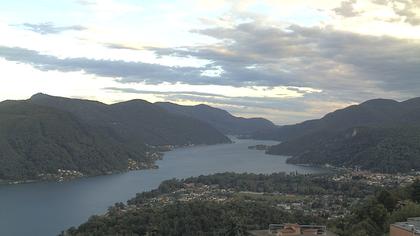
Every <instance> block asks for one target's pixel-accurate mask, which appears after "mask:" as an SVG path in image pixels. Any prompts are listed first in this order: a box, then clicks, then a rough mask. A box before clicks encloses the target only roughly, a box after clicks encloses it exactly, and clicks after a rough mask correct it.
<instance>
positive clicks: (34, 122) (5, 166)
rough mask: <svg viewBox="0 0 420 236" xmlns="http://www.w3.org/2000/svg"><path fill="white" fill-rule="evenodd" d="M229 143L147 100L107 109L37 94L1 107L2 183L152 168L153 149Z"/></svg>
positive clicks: (208, 128)
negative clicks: (156, 147) (163, 146)
mask: <svg viewBox="0 0 420 236" xmlns="http://www.w3.org/2000/svg"><path fill="white" fill-rule="evenodd" d="M226 142H230V140H229V139H228V138H227V137H226V136H225V135H223V134H222V133H220V132H219V131H217V130H216V129H215V128H213V127H212V126H210V125H209V124H207V123H205V122H202V121H199V120H196V119H193V118H189V117H184V116H179V115H174V114H171V113H169V112H166V111H165V110H163V109H162V108H160V107H158V106H156V105H154V104H151V103H148V102H146V101H142V100H132V101H128V102H122V103H117V104H113V105H106V104H103V103H100V102H95V101H88V100H79V99H68V98H61V97H53V96H49V95H45V94H36V95H34V96H33V97H32V98H31V99H29V100H26V101H4V102H1V103H0V182H11V181H25V180H38V179H59V178H60V177H63V176H61V175H66V176H67V177H71V176H73V175H74V176H80V175H99V174H106V173H111V172H115V171H124V170H127V169H142V168H149V167H152V166H153V162H154V160H156V159H157V158H158V157H157V156H156V155H151V154H153V153H154V152H155V151H156V150H155V148H154V146H161V145H173V146H182V145H193V144H217V143H226ZM60 170H61V172H60Z"/></svg>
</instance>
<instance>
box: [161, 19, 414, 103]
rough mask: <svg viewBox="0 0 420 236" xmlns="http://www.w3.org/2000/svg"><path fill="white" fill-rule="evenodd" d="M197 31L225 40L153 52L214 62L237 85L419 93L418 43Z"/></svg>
mask: <svg viewBox="0 0 420 236" xmlns="http://www.w3.org/2000/svg"><path fill="white" fill-rule="evenodd" d="M194 32H196V33H198V34H202V35H206V36H210V37H214V38H216V39H218V40H219V41H220V42H219V43H218V44H213V45H207V46H199V47H183V48H161V49H158V48H157V49H154V50H155V51H156V53H157V54H158V55H174V56H193V57H197V58H199V59H206V60H210V61H213V65H214V66H219V67H221V68H222V69H223V70H224V76H225V79H226V80H229V81H230V82H231V83H232V84H260V85H267V86H278V85H284V86H298V87H302V86H305V87H311V88H317V89H321V90H323V91H325V92H329V93H331V94H334V93H335V94H336V96H337V97H341V99H352V97H353V99H355V98H358V99H355V100H360V99H365V98H371V97H374V96H379V95H381V96H383V95H387V94H388V95H392V96H398V94H400V95H401V96H403V95H406V96H410V95H411V96H412V95H416V94H419V93H420V79H419V74H420V58H419V57H418V55H420V42H419V41H414V40H406V39H396V38H392V37H376V36H368V35H360V34H356V33H350V32H344V31H337V30H334V29H331V28H328V27H326V28H321V27H301V26H296V25H294V26H290V27H288V28H283V29H282V28H277V27H272V26H266V25H263V24H260V23H259V22H251V23H245V24H240V25H238V26H236V27H235V28H211V29H204V30H196V31H194ZM338 91H339V92H338ZM339 93H340V94H339ZM343 95H347V97H343ZM361 95H362V96H361Z"/></svg>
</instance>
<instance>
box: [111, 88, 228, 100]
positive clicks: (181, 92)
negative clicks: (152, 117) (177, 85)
mask: <svg viewBox="0 0 420 236" xmlns="http://www.w3.org/2000/svg"><path fill="white" fill-rule="evenodd" d="M103 89H104V90H111V91H118V92H124V93H137V94H153V95H194V96H204V97H219V98H230V97H227V96H223V95H220V94H216V93H201V92H195V91H169V92H163V91H149V90H138V89H133V88H117V87H107V88H103Z"/></svg>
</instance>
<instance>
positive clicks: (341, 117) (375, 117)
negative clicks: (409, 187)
mask: <svg viewBox="0 0 420 236" xmlns="http://www.w3.org/2000/svg"><path fill="white" fill-rule="evenodd" d="M253 137H255V138H259V139H275V140H279V141H282V143H281V144H279V145H276V146H273V147H271V148H270V149H269V150H268V153H270V154H276V155H289V156H292V158H290V159H289V160H288V162H290V163H295V164H319V165H322V164H331V165H335V166H345V167H355V166H358V167H360V168H362V169H369V170H374V171H381V172H399V171H409V170H411V169H415V170H420V98H414V99H410V100H407V101H404V102H397V101H394V100H386V99H375V100H369V101H367V102H364V103H362V104H360V105H353V106H350V107H347V108H344V109H341V110H337V111H335V112H332V113H329V114H327V115H326V116H324V117H323V118H321V119H318V120H310V121H305V122H303V123H300V124H296V125H287V126H282V127H279V128H276V129H274V130H271V131H264V132H256V133H255V134H254V135H253Z"/></svg>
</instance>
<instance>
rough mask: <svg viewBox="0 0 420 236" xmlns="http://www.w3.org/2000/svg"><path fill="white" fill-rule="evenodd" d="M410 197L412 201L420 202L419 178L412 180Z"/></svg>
mask: <svg viewBox="0 0 420 236" xmlns="http://www.w3.org/2000/svg"><path fill="white" fill-rule="evenodd" d="M411 188H412V190H411V199H412V200H413V201H414V202H417V203H420V180H418V179H417V180H416V181H414V183H413V184H412V185H411Z"/></svg>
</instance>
